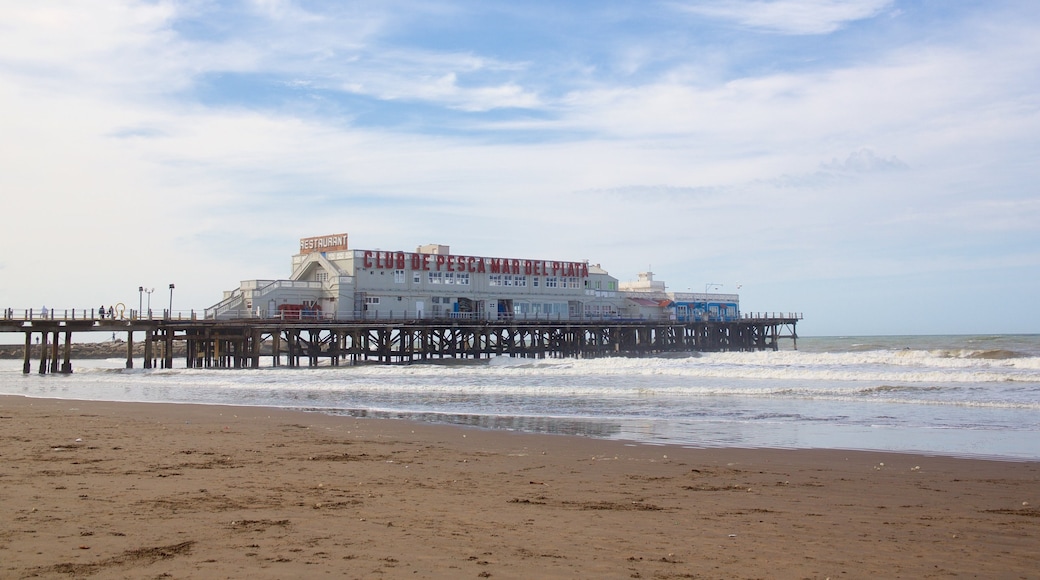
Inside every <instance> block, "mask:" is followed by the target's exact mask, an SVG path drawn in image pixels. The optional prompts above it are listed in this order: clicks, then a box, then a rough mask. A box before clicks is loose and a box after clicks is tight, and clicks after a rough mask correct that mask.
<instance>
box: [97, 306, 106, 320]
mask: <svg viewBox="0 0 1040 580" xmlns="http://www.w3.org/2000/svg"><path fill="white" fill-rule="evenodd" d="M98 312H99V313H100V317H101V319H102V320H104V318H105V305H104V304H102V305H101V308H98Z"/></svg>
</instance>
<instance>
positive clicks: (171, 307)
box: [170, 284, 173, 318]
mask: <svg viewBox="0 0 1040 580" xmlns="http://www.w3.org/2000/svg"><path fill="white" fill-rule="evenodd" d="M170 318H173V284H170Z"/></svg>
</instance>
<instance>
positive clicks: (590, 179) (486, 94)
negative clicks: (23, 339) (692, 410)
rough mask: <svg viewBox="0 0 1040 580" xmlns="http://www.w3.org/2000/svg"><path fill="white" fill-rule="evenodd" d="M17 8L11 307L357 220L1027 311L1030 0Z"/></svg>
mask: <svg viewBox="0 0 1040 580" xmlns="http://www.w3.org/2000/svg"><path fill="white" fill-rule="evenodd" d="M0 14H2V15H3V17H2V18H0V196H2V201H3V204H2V205H3V208H4V211H3V215H4V217H5V219H4V220H3V226H2V227H0V248H2V249H0V306H2V307H12V308H17V309H21V308H27V307H34V308H39V307H40V306H41V305H44V304H46V305H47V306H48V307H52V308H73V307H75V308H90V307H93V306H96V305H97V304H101V303H105V304H108V303H113V302H124V303H126V304H128V305H134V306H136V304H137V299H138V293H137V288H138V286H140V285H144V286H146V287H159V288H166V287H167V286H168V284H169V283H171V282H172V283H176V285H177V289H176V291H175V297H174V300H175V304H174V308H175V309H177V310H180V309H188V308H194V309H197V310H201V309H204V308H205V307H207V306H210V305H212V304H213V303H215V302H217V301H218V300H219V299H220V298H221V292H222V291H224V290H228V289H231V288H234V287H237V285H238V282H239V281H240V280H244V279H254V278H264V279H271V278H279V277H286V276H287V275H288V273H289V271H290V262H289V258H290V256H291V254H292V253H293V252H294V249H295V246H296V244H297V240H298V239H299V238H302V237H308V236H313V235H321V234H330V233H338V232H348V233H349V234H350V237H351V245H352V246H353V247H355V248H364V249H393V250H406V251H407V250H412V249H414V248H415V247H416V246H418V245H420V244H426V243H441V244H447V245H450V246H451V247H452V249H453V251H456V252H458V253H462V254H468V255H485V256H503V257H525V258H526V257H529V258H539V259H560V260H584V259H588V260H590V261H591V262H593V263H600V264H602V265H603V267H605V268H606V269H607V270H608V271H609V272H610V273H611V274H613V275H614V276H616V277H618V278H619V279H621V280H623V281H624V280H634V279H635V278H636V275H637V273H638V272H640V271H643V270H646V269H648V268H649V269H652V270H653V271H654V272H655V275H656V276H655V277H656V278H657V279H659V280H664V281H665V282H666V283H667V284H668V287H669V289H672V290H676V291H685V290H687V289H690V290H695V291H697V290H703V289H704V287H705V285H707V284H709V283H712V284H722V290H723V291H736V289H737V285H740V286H741V288H740V290H739V292H740V294H741V303H742V309H743V310H745V311H784V312H790V311H795V312H802V313H804V316H805V320H804V321H803V322H802V323H801V325H800V327H799V330H800V332H801V334H803V335H850V334H942V333H1012V332H1019V333H1021V332H1040V306H1038V305H1037V297H1038V296H1040V191H1038V185H1037V184H1038V183H1040V169H1038V167H1040V163H1038V162H1037V159H1040V155H1038V153H1040V147H1038V144H1040V66H1038V63H1040V9H1037V5H1036V3H1035V2H1031V1H1021V2H1015V1H1001V0H997V1H986V2H982V1H979V2H956V1H938V0H936V1H915V2H901V1H894V0H849V1H838V0H776V1H766V0H761V1H747V2H741V1H737V0H706V1H699V2H695V1H684V0H671V1H662V2H655V1H652V0H648V1H645V2H622V1H609V0H599V1H596V2H591V1H590V2H580V1H576V2H538V1H530V2H495V1H484V2H462V1H454V0H423V1H421V2H420V1H411V0H386V1H379V2H292V1H279V0H257V1H251V2H250V1H244V2H220V1H207V0H187V1H169V2H164V1H148V2H143V1H142V2H137V1H132V0H122V1H106V0H97V1H92V2H22V1H8V0H0ZM159 295H161V296H164V298H163V299H162V300H158V298H156V302H158V303H160V304H165V303H166V301H167V300H168V298H167V297H165V295H164V293H163V292H157V295H153V298H155V297H156V296H159Z"/></svg>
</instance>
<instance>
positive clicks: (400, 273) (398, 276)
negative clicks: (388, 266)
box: [394, 270, 404, 284]
mask: <svg viewBox="0 0 1040 580" xmlns="http://www.w3.org/2000/svg"><path fill="white" fill-rule="evenodd" d="M394 283H395V284H404V270H394Z"/></svg>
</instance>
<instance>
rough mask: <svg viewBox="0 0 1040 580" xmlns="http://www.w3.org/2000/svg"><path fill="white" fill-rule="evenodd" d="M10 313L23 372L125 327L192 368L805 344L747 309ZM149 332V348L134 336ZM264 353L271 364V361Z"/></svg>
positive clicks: (149, 362)
mask: <svg viewBox="0 0 1040 580" xmlns="http://www.w3.org/2000/svg"><path fill="white" fill-rule="evenodd" d="M9 314H10V313H9V312H8V313H4V316H3V317H0V332H3V333H19V332H20V333H23V334H24V335H25V349H24V357H23V372H25V373H30V372H32V366H33V364H32V361H31V360H30V358H31V357H30V352H31V351H32V339H33V336H34V335H36V336H37V338H38V345H39V346H38V347H37V350H39V352H40V354H39V361H38V367H37V370H38V372H39V373H41V374H46V373H71V372H72V360H71V352H72V349H71V345H72V335H73V333H83V332H106V333H113V334H114V335H116V334H124V333H125V336H126V367H127V368H133V366H134V359H135V358H143V366H144V368H172V367H173V366H174V360H175V358H176V357H175V354H174V353H180V354H179V356H183V357H184V359H185V366H187V367H188V368H236V369H238V368H260V367H262V366H272V367H277V366H288V367H302V366H306V367H317V366H341V365H356V364H365V363H372V364H407V363H421V362H433V361H443V360H449V359H471V360H476V359H486V358H490V357H492V356H511V357H523V358H566V357H575V358H591V357H602V356H653V355H663V354H668V353H683V352H687V353H688V352H719V351H758V350H778V349H779V345H780V341H781V340H783V339H790V340H791V341H792V342H793V348H797V340H798V336H797V332H796V325H797V322H798V320H800V319H801V316H800V315H794V314H786V315H782V314H764V315H754V316H746V317H744V318H740V319H738V320H732V321H696V322H676V321H669V320H638V321H617V320H613V321H588V322H585V321H546V320H534V321H516V320H506V321H494V322H490V321H464V320H452V319H434V320H428V319H423V320H406V321H387V320H379V321H365V320H351V321H337V320H298V321H287V320H280V319H255V318H253V319H242V320H196V319H194V318H191V319H170V318H164V319H135V318H129V319H115V320H113V319H111V318H108V319H106V318H93V317H80V318H79V319H77V318H76V317H75V314H73V316H72V317H69V316H67V315H66V316H62V317H60V318H55V317H54V316H53V314H52V316H51V317H46V318H40V317H32V316H28V317H20V318H16V317H13V316H9ZM135 335H136V336H138V337H143V338H141V340H143V343H144V344H143V347H144V348H143V357H141V356H140V355H138V356H135V353H134V337H135ZM265 361H267V362H268V364H263V363H264V362H265Z"/></svg>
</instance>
